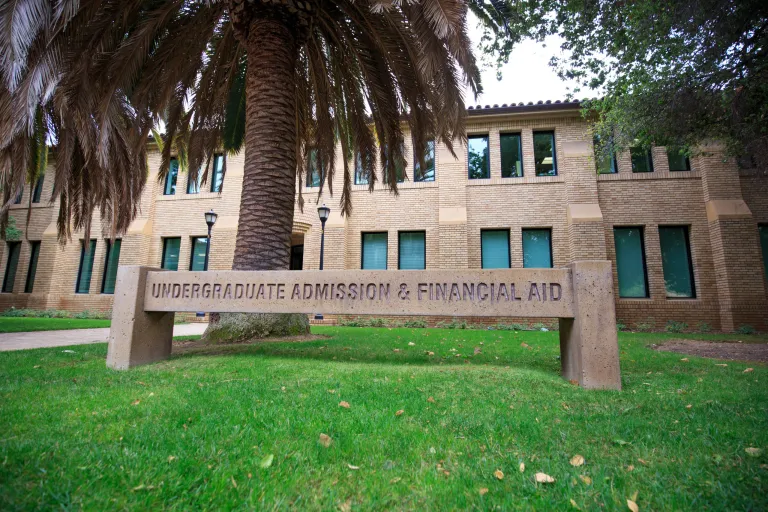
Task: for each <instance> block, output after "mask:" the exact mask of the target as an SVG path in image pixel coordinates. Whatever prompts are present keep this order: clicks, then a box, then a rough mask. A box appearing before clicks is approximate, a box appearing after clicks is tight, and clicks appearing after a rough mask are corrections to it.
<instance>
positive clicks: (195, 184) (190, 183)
mask: <svg viewBox="0 0 768 512" xmlns="http://www.w3.org/2000/svg"><path fill="white" fill-rule="evenodd" d="M202 184H203V173H202V171H201V172H198V173H197V179H196V180H192V176H191V175H189V174H187V194H199V193H200V188H201V186H202Z"/></svg>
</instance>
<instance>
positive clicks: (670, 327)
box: [664, 320, 688, 332]
mask: <svg viewBox="0 0 768 512" xmlns="http://www.w3.org/2000/svg"><path fill="white" fill-rule="evenodd" d="M687 328H688V324H687V323H685V322H678V321H676V320H669V321H668V322H667V325H666V326H664V330H665V331H667V332H683V331H684V330H686V329H687Z"/></svg>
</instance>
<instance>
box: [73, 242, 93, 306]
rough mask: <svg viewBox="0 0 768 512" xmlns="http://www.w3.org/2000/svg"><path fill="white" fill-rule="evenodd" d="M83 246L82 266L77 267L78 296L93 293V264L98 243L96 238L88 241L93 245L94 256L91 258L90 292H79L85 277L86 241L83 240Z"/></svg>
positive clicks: (81, 247)
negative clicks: (81, 280)
mask: <svg viewBox="0 0 768 512" xmlns="http://www.w3.org/2000/svg"><path fill="white" fill-rule="evenodd" d="M80 242H81V246H80V264H79V265H78V266H77V280H75V294H77V295H88V294H89V293H91V281H92V280H93V264H94V262H95V261H96V246H97V244H98V242H97V241H96V239H95V238H91V239H90V240H88V244H89V245H91V244H92V245H93V256H92V257H91V280H90V281H88V291H86V292H81V291H78V290H79V289H80V278H81V277H82V276H83V260H84V259H85V242H86V241H85V240H81V241H80Z"/></svg>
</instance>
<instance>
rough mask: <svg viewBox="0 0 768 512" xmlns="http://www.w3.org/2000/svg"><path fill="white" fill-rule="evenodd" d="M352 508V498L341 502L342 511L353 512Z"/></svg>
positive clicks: (340, 508) (340, 509)
mask: <svg viewBox="0 0 768 512" xmlns="http://www.w3.org/2000/svg"><path fill="white" fill-rule="evenodd" d="M351 510H352V500H347V501H345V502H343V503H339V511H340V512H351Z"/></svg>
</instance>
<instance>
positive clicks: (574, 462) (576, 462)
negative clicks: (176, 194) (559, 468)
mask: <svg viewBox="0 0 768 512" xmlns="http://www.w3.org/2000/svg"><path fill="white" fill-rule="evenodd" d="M583 464H584V457H583V456H582V455H579V454H578V453H577V454H576V455H574V456H573V457H571V466H574V467H578V466H581V465H583Z"/></svg>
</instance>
